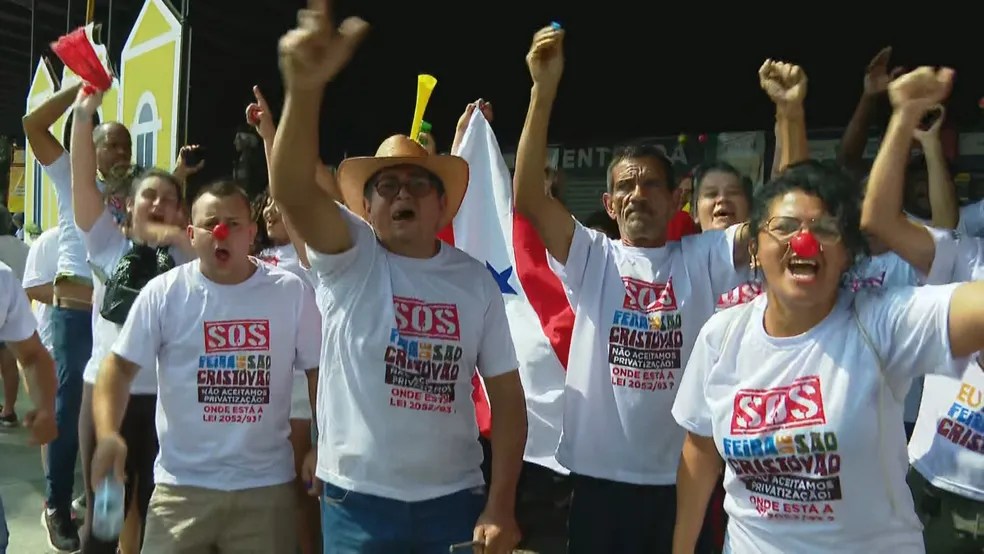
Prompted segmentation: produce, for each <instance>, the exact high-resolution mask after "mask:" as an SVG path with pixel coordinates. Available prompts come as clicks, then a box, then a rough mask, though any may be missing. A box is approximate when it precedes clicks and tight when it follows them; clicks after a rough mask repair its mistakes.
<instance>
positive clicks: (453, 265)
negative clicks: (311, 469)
mask: <svg viewBox="0 0 984 554" xmlns="http://www.w3.org/2000/svg"><path fill="white" fill-rule="evenodd" d="M340 209H341V213H342V217H344V218H345V221H346V222H347V223H348V227H349V232H350V233H351V236H352V241H353V246H352V248H350V249H348V250H347V251H345V252H342V253H341V254H335V255H327V254H322V253H318V252H316V251H315V250H313V249H312V248H310V247H308V259H309V260H310V262H311V268H312V269H313V270H314V271H315V272H316V275H317V281H318V282H317V291H318V298H319V303H320V304H319V305H320V306H321V307H322V308H323V311H324V314H325V315H324V330H323V341H322V342H323V344H324V347H323V351H322V355H321V356H322V357H321V368H322V369H321V375H320V379H319V382H318V410H317V411H318V413H317V417H318V429H319V430H320V431H321V433H320V435H319V436H318V472H317V474H318V477H319V478H320V479H322V480H323V481H327V482H329V483H332V484H334V485H336V486H338V487H342V488H345V489H349V490H353V491H356V492H360V493H364V494H372V495H375V496H382V497H386V498H393V499H396V500H400V501H404V502H416V501H420V500H428V499H432V498H437V497H440V496H444V495H447V494H451V493H454V492H458V491H461V490H464V489H467V488H470V487H475V486H480V485H482V484H483V482H484V479H483V477H482V471H481V467H480V466H481V463H482V448H481V446H480V445H479V443H478V425H477V424H476V422H475V405H474V403H473V402H472V399H471V393H472V384H471V379H472V376H473V375H474V373H475V368H476V367H477V368H478V372H479V373H480V374H481V376H482V377H484V378H486V379H488V378H492V377H496V376H499V375H503V374H505V373H508V372H510V371H515V370H516V368H517V367H518V366H519V364H518V362H517V361H516V353H515V350H514V348H513V343H512V337H511V335H510V334H509V327H508V322H507V320H506V311H505V307H504V304H503V301H502V295H501V293H500V292H499V287H498V285H496V284H495V281H494V280H493V279H492V276H491V275H490V274H489V271H488V269H486V268H485V266H483V265H482V264H481V263H480V262H478V261H476V260H475V259H473V258H471V257H470V256H468V255H467V254H465V253H464V252H462V251H460V250H458V249H456V248H454V247H452V246H448V245H447V244H443V243H441V244H440V251H439V252H438V253H437V255H436V256H434V257H432V258H429V259H417V258H406V257H403V256H399V255H397V254H393V253H392V252H389V251H388V250H386V249H385V248H384V247H383V246H382V245H381V244H380V243H379V242H378V241H377V240H376V236H375V234H374V233H373V230H372V228H371V227H370V226H369V224H368V223H366V222H365V221H364V220H362V219H361V218H359V217H357V216H355V215H353V214H352V213H351V212H350V211H348V210H347V209H345V208H340Z"/></svg>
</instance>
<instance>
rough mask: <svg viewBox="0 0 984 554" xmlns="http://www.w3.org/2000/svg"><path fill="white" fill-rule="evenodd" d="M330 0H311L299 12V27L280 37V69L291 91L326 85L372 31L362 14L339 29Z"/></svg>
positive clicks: (351, 18) (350, 19) (347, 20)
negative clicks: (332, 15) (332, 17)
mask: <svg viewBox="0 0 984 554" xmlns="http://www.w3.org/2000/svg"><path fill="white" fill-rule="evenodd" d="M330 4H331V2H330V0H308V7H307V9H304V10H300V11H299V12H297V28H295V29H292V30H290V31H289V32H288V33H287V34H286V35H284V36H283V37H281V39H280V44H279V50H280V72H281V74H282V75H283V78H284V86H285V88H286V89H287V90H288V91H290V90H312V89H318V88H320V87H323V86H324V85H325V84H327V83H328V82H329V81H331V80H332V79H333V78H335V76H336V75H338V73H339V72H340V71H341V70H342V68H344V67H345V65H346V64H347V63H348V61H349V60H350V59H351V58H352V54H353V53H354V52H355V49H356V47H358V45H359V42H361V41H362V39H363V38H364V37H365V35H366V33H367V32H368V31H369V24H368V23H366V22H365V21H363V20H362V19H359V18H358V17H350V18H348V19H346V20H345V21H343V22H342V24H341V26H339V27H338V28H337V29H336V28H335V25H334V23H333V21H332V19H331V6H330Z"/></svg>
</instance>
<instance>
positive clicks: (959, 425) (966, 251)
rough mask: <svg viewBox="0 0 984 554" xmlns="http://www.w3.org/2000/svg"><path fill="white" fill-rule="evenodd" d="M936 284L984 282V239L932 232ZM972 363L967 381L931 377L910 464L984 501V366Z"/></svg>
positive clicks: (911, 445) (932, 275) (954, 490)
mask: <svg viewBox="0 0 984 554" xmlns="http://www.w3.org/2000/svg"><path fill="white" fill-rule="evenodd" d="M932 234H933V239H934V240H935V242H936V257H935V258H934V259H933V267H932V268H931V269H930V272H929V278H928V280H929V282H930V283H933V284H943V283H953V282H962V281H981V280H984V239H979V238H972V237H962V238H957V237H954V236H953V233H951V232H949V231H940V230H937V229H933V230H932ZM980 361H981V360H980V358H975V359H974V360H973V361H971V362H970V365H969V367H968V368H967V372H966V373H964V375H963V378H962V379H954V378H951V377H946V376H943V375H927V376H926V384H925V394H924V395H923V398H922V405H921V406H920V408H919V419H917V420H916V429H915V431H914V432H913V433H912V440H910V441H909V462H910V463H911V464H912V466H913V467H914V468H916V470H917V471H918V472H919V473H920V474H922V476H923V477H925V478H926V480H927V481H929V482H930V483H932V484H933V486H935V487H939V488H941V489H943V490H946V491H949V492H952V493H954V494H959V495H960V496H964V497H967V498H972V499H974V500H976V501H978V502H984V411H982V409H984V369H981V366H980V365H979V364H980Z"/></svg>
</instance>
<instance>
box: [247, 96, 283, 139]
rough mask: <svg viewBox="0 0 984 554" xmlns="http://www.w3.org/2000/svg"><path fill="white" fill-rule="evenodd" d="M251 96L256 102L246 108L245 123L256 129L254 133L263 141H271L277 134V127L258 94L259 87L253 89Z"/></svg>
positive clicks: (268, 109)
mask: <svg viewBox="0 0 984 554" xmlns="http://www.w3.org/2000/svg"><path fill="white" fill-rule="evenodd" d="M253 96H254V97H255V98H256V102H253V103H251V104H250V105H249V106H246V123H247V124H249V125H250V126H252V127H253V128H254V129H256V133H257V134H258V135H260V138H262V139H263V140H265V141H271V140H273V137H274V135H276V134H277V127H276V125H274V124H273V113H272V112H271V111H270V105H269V104H267V101H266V98H264V96H263V93H262V92H260V87H258V86H254V87H253Z"/></svg>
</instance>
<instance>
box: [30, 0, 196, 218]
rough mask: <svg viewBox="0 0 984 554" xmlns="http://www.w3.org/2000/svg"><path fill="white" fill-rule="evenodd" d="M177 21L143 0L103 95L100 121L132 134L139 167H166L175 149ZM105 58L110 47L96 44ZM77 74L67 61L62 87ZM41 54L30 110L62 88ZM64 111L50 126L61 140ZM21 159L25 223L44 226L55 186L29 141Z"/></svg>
mask: <svg viewBox="0 0 984 554" xmlns="http://www.w3.org/2000/svg"><path fill="white" fill-rule="evenodd" d="M181 33H182V28H181V22H180V21H179V20H178V18H177V17H176V16H175V14H174V13H172V12H171V10H170V8H168V6H167V5H166V4H165V3H164V2H163V1H162V0H145V1H144V3H143V7H142V8H141V10H140V12H139V14H138V15H137V19H136V21H135V22H134V25H133V28H132V29H131V30H130V33H129V35H128V37H127V40H126V43H125V44H124V46H123V51H122V56H121V63H120V64H119V68H120V75H119V76H118V77H114V79H113V88H112V89H110V90H109V91H107V92H106V93H105V94H104V95H103V102H102V106H101V107H100V109H99V119H100V121H119V122H120V123H122V124H123V125H125V126H126V127H127V128H128V129H129V130H130V134H131V136H132V139H133V162H134V163H136V164H138V165H140V166H142V167H161V168H164V169H170V168H171V166H172V164H173V161H174V159H175V157H176V154H177V151H178V149H179V144H178V115H179V112H180V101H181V92H180V90H179V86H180V82H181V79H180V76H181V44H182V40H181ZM96 54H97V55H98V56H99V58H100V59H101V60H103V61H104V62H105V61H106V60H107V57H108V52H107V51H106V48H105V47H104V46H100V45H97V46H96ZM107 65H108V64H107ZM76 82H78V78H77V77H76V76H75V75H74V73H72V71H71V70H69V69H68V68H67V67H66V68H64V70H63V71H62V79H61V87H65V86H72V85H73V84H75V83H76ZM61 87H60V86H59V83H58V82H57V80H56V79H55V78H54V76H53V75H52V74H51V72H50V71H49V69H48V66H47V65H46V64H45V63H44V60H41V61H39V62H38V66H37V69H36V70H35V74H34V80H33V81H32V83H31V88H30V91H29V92H28V98H27V106H26V107H27V110H28V111H30V110H32V109H34V108H35V107H37V106H38V105H39V104H41V103H42V102H44V101H45V100H47V99H48V98H49V97H51V95H53V94H54V93H55V92H56V91H57V90H60V88H61ZM67 119H68V114H67V113H66V114H65V115H63V116H62V117H61V118H60V119H59V120H58V121H57V122H56V123H55V124H54V125H53V126H52V128H51V131H52V134H54V135H55V137H57V138H58V139H59V140H67V135H68V132H67V131H68V130H67V129H66V121H67ZM26 148H27V152H26V163H25V193H26V194H25V197H24V205H25V206H24V215H25V217H24V219H25V223H28V222H33V223H37V224H38V225H39V226H40V227H41V228H42V229H48V228H49V227H51V226H53V225H57V221H58V217H57V208H56V204H55V194H54V188H53V187H52V184H51V182H50V181H49V180H48V179H47V177H45V176H44V172H43V171H41V170H40V166H39V165H38V164H37V163H36V160H35V158H34V155H33V153H32V152H31V151H30V145H27V147H26Z"/></svg>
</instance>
